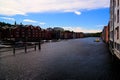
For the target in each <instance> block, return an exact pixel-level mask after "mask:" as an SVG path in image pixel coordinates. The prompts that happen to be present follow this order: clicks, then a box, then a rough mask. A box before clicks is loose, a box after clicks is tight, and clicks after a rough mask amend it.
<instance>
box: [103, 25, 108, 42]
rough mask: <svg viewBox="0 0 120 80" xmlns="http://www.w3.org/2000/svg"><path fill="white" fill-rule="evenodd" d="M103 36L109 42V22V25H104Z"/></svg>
mask: <svg viewBox="0 0 120 80" xmlns="http://www.w3.org/2000/svg"><path fill="white" fill-rule="evenodd" d="M101 37H102V40H103V41H104V42H105V43H108V42H109V24H108V26H104V28H103V31H102V35H101Z"/></svg>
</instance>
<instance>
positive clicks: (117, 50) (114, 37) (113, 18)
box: [109, 0, 120, 59]
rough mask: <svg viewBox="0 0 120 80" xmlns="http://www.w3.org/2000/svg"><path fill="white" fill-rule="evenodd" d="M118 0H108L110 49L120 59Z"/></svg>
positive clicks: (119, 8)
mask: <svg viewBox="0 0 120 80" xmlns="http://www.w3.org/2000/svg"><path fill="white" fill-rule="evenodd" d="M119 2H120V0H110V31H109V32H110V50H111V51H112V53H113V54H115V55H116V56H117V57H118V58H119V59H120V4H119Z"/></svg>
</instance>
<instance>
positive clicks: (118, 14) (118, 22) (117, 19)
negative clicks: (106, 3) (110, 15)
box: [117, 10, 119, 23]
mask: <svg viewBox="0 0 120 80" xmlns="http://www.w3.org/2000/svg"><path fill="white" fill-rule="evenodd" d="M117 23H119V10H117Z"/></svg>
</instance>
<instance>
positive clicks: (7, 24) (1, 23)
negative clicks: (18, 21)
mask: <svg viewBox="0 0 120 80" xmlns="http://www.w3.org/2000/svg"><path fill="white" fill-rule="evenodd" d="M3 26H9V27H11V26H12V24H9V23H5V22H0V27H3Z"/></svg>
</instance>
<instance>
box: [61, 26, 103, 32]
mask: <svg viewBox="0 0 120 80" xmlns="http://www.w3.org/2000/svg"><path fill="white" fill-rule="evenodd" d="M63 28H64V29H65V30H70V31H74V32H84V33H96V32H101V30H100V29H97V30H96V29H90V30H88V29H86V28H83V27H63Z"/></svg>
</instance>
